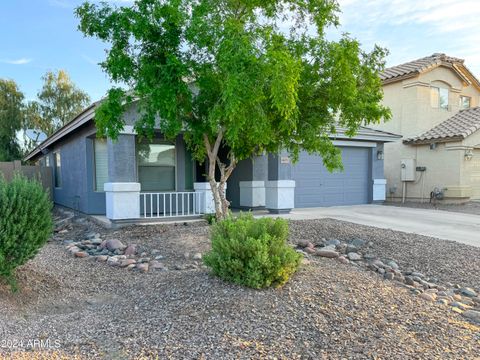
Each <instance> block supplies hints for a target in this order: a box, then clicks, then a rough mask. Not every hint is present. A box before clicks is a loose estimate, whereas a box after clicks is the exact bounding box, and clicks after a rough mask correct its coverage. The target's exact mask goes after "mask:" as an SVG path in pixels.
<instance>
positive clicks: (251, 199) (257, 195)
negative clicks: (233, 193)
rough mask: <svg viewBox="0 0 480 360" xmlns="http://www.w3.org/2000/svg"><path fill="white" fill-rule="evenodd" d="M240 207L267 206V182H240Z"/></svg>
mask: <svg viewBox="0 0 480 360" xmlns="http://www.w3.org/2000/svg"><path fill="white" fill-rule="evenodd" d="M239 187H240V206H245V207H261V206H265V181H258V180H254V181H240V182H239Z"/></svg>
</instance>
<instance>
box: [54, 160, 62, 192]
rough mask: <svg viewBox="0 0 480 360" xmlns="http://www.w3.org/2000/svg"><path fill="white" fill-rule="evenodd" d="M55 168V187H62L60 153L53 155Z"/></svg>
mask: <svg viewBox="0 0 480 360" xmlns="http://www.w3.org/2000/svg"><path fill="white" fill-rule="evenodd" d="M53 167H54V168H55V179H54V180H55V187H56V188H60V187H62V157H61V156H60V153H59V152H56V153H54V154H53Z"/></svg>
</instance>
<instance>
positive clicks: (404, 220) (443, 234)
mask: <svg viewBox="0 0 480 360" xmlns="http://www.w3.org/2000/svg"><path fill="white" fill-rule="evenodd" d="M284 217H285V218H288V219H292V220H305V219H321V218H333V219H337V220H343V221H349V222H353V223H357V224H362V225H369V226H375V227H379V228H385V229H392V230H397V231H404V232H408V233H414V234H420V235H426V236H432V237H436V238H440V239H446V240H453V241H458V242H461V243H464V244H468V245H473V246H478V247H480V216H478V215H471V214H463V213H458V212H450V211H443V210H431V209H416V208H406V207H395V206H385V205H354V206H334V207H323V208H308V209H294V210H293V211H292V212H291V213H290V214H288V215H284Z"/></svg>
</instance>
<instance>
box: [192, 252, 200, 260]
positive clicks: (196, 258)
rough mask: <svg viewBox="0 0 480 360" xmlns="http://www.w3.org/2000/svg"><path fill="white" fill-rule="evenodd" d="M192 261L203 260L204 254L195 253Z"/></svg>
mask: <svg viewBox="0 0 480 360" xmlns="http://www.w3.org/2000/svg"><path fill="white" fill-rule="evenodd" d="M192 259H193V260H202V254H201V253H195V254H193V257H192Z"/></svg>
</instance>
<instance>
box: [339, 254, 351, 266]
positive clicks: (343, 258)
mask: <svg viewBox="0 0 480 360" xmlns="http://www.w3.org/2000/svg"><path fill="white" fill-rule="evenodd" d="M338 261H340V262H341V263H342V264H349V263H350V261H349V260H348V259H347V258H346V257H345V256H339V257H338Z"/></svg>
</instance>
